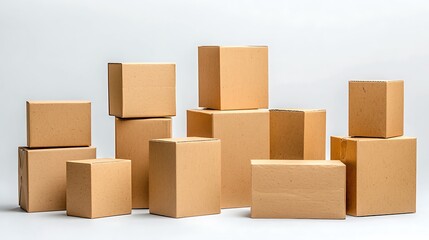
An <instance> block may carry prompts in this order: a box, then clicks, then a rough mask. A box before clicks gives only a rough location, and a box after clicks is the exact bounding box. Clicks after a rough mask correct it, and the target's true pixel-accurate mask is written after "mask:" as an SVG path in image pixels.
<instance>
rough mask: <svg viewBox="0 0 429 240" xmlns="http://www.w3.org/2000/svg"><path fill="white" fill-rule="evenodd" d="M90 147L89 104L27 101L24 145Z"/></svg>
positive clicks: (84, 102)
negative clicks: (25, 143) (25, 139)
mask: <svg viewBox="0 0 429 240" xmlns="http://www.w3.org/2000/svg"><path fill="white" fill-rule="evenodd" d="M90 145H91V102H89V101H27V146H28V147H31V148H36V147H74V146H90Z"/></svg>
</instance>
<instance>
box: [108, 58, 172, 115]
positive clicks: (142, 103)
mask: <svg viewBox="0 0 429 240" xmlns="http://www.w3.org/2000/svg"><path fill="white" fill-rule="evenodd" d="M108 68H109V114H110V115H111V116H116V117H120V118H141V117H165V116H175V115H176V64H174V63H109V65H108Z"/></svg>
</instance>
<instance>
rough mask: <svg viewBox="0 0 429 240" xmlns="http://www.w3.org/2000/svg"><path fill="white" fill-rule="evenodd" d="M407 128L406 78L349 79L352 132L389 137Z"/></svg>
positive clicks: (359, 134)
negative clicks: (405, 104)
mask: <svg viewBox="0 0 429 240" xmlns="http://www.w3.org/2000/svg"><path fill="white" fill-rule="evenodd" d="M403 132H404V81H403V80H383V81H381V80H379V81H376V80H373V81H370V80H366V81H365V80H351V81H349V135H350V136H353V137H382V138H389V137H396V136H402V135H403Z"/></svg>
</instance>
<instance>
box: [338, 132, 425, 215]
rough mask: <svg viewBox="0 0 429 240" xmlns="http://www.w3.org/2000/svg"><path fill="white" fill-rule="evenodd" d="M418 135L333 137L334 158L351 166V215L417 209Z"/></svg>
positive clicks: (349, 193)
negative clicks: (416, 136) (383, 137)
mask: <svg viewBox="0 0 429 240" xmlns="http://www.w3.org/2000/svg"><path fill="white" fill-rule="evenodd" d="M416 142H417V140H416V138H411V137H396V138H389V139H380V138H379V139H377V138H348V137H344V138H343V137H331V159H335V160H341V161H343V162H344V163H345V164H346V166H347V214H349V215H353V216H368V215H381V214H395V213H412V212H415V211H416Z"/></svg>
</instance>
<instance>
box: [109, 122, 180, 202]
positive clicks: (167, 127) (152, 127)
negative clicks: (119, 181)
mask: <svg viewBox="0 0 429 240" xmlns="http://www.w3.org/2000/svg"><path fill="white" fill-rule="evenodd" d="M115 129H116V130H115V132H116V133H115V146H116V150H115V155H116V158H121V159H130V160H131V165H132V183H133V184H132V189H133V194H132V198H133V208H149V196H148V195H149V183H148V182H149V140H151V139H155V138H169V137H171V131H172V130H171V129H172V127H171V118H147V119H121V118H116V120H115Z"/></svg>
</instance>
